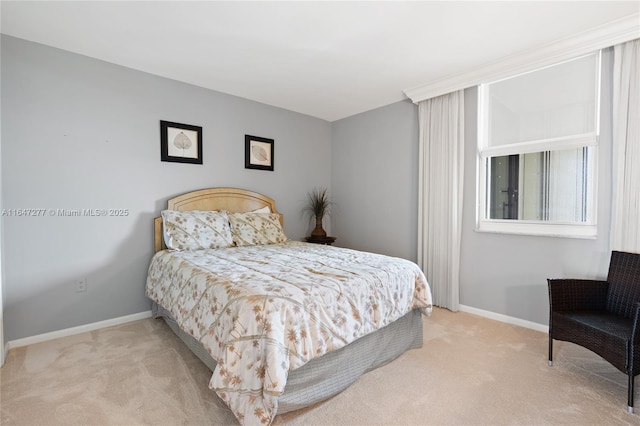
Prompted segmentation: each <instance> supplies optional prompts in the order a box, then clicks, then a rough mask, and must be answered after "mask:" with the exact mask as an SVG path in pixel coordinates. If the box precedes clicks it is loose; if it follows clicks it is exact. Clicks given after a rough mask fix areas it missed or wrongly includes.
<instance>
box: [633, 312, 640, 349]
mask: <svg viewBox="0 0 640 426" xmlns="http://www.w3.org/2000/svg"><path fill="white" fill-rule="evenodd" d="M631 318H633V331H632V332H631V343H632V344H633V345H637V344H638V343H639V342H640V324H639V322H640V302H637V303H635V304H634V305H633V314H632V317H631Z"/></svg>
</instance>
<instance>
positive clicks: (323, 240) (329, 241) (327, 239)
mask: <svg viewBox="0 0 640 426" xmlns="http://www.w3.org/2000/svg"><path fill="white" fill-rule="evenodd" d="M304 240H305V241H306V242H308V243H313V244H325V245H328V246H330V245H331V244H333V242H334V241H335V240H336V237H306V238H305V239H304Z"/></svg>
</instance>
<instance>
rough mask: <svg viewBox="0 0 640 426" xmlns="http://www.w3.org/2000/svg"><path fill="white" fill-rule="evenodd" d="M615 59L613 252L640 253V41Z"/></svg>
mask: <svg viewBox="0 0 640 426" xmlns="http://www.w3.org/2000/svg"><path fill="white" fill-rule="evenodd" d="M614 57H615V60H614V66H613V208H612V212H611V213H612V219H611V221H612V222H611V249H612V250H619V251H628V252H634V253H640V39H637V40H633V41H629V42H627V43H623V44H620V45H617V46H615V47H614Z"/></svg>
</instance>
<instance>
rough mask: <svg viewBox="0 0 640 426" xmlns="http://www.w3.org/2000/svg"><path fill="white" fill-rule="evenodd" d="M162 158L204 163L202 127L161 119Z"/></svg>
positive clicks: (162, 159) (178, 161)
mask: <svg viewBox="0 0 640 426" xmlns="http://www.w3.org/2000/svg"><path fill="white" fill-rule="evenodd" d="M181 150H182V152H181ZM160 160H161V161H170V162H173V163H191V164H202V127H200V126H192V125H191V124H182V123H174V122H173V121H163V120H160Z"/></svg>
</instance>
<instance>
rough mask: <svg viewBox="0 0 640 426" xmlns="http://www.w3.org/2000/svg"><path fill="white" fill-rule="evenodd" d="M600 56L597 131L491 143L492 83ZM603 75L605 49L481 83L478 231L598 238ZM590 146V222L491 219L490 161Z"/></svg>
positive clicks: (596, 77) (479, 104)
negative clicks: (599, 146)
mask: <svg viewBox="0 0 640 426" xmlns="http://www.w3.org/2000/svg"><path fill="white" fill-rule="evenodd" d="M594 54H595V55H597V58H596V64H597V65H596V67H597V69H596V75H595V80H596V81H595V87H594V90H595V95H596V99H595V102H594V103H595V105H594V107H595V111H594V113H595V115H594V120H595V123H594V131H593V132H589V133H582V134H575V135H569V136H562V137H555V138H548V139H540V140H532V141H525V142H516V143H512V144H504V145H497V146H489V101H490V97H489V88H490V85H491V84H495V83H498V82H500V81H503V80H507V79H511V78H515V77H518V76H521V75H524V74H529V73H533V72H537V71H540V70H543V69H546V68H549V67H554V66H557V65H561V64H563V63H566V62H570V61H574V60H578V59H581V58H584V57H586V56H591V55H594ZM601 76H602V52H601V51H598V52H594V53H589V54H587V55H582V56H580V57H576V58H573V59H570V60H568V61H562V62H558V63H556V64H552V65H549V66H546V67H542V68H537V69H535V70H532V71H528V72H526V73H520V74H517V75H514V76H511V77H507V78H503V79H500V80H496V81H492V82H489V83H484V84H481V85H479V86H478V112H477V119H478V129H477V130H478V134H477V136H478V143H477V151H476V152H477V164H476V170H477V173H478V175H477V179H476V182H477V187H476V231H478V232H491V233H503V234H517V235H534V236H547V237H565V238H589V239H595V238H596V237H597V207H598V157H599V150H598V142H599V135H600V102H601ZM584 147H587V148H588V149H589V156H588V161H589V163H588V168H589V170H590V171H591V173H590V176H589V179H590V181H589V187H590V188H591V189H592V190H591V193H590V194H588V195H587V209H588V210H589V215H588V217H589V218H590V220H589V221H587V222H559V221H538V220H521V219H517V220H514V219H490V218H489V217H488V215H489V213H488V208H487V207H488V196H489V189H488V186H487V185H488V183H489V182H488V173H489V166H488V163H489V161H490V159H491V158H492V157H499V156H506V155H515V154H528V153H535V152H542V151H559V150H566V149H576V148H584Z"/></svg>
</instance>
